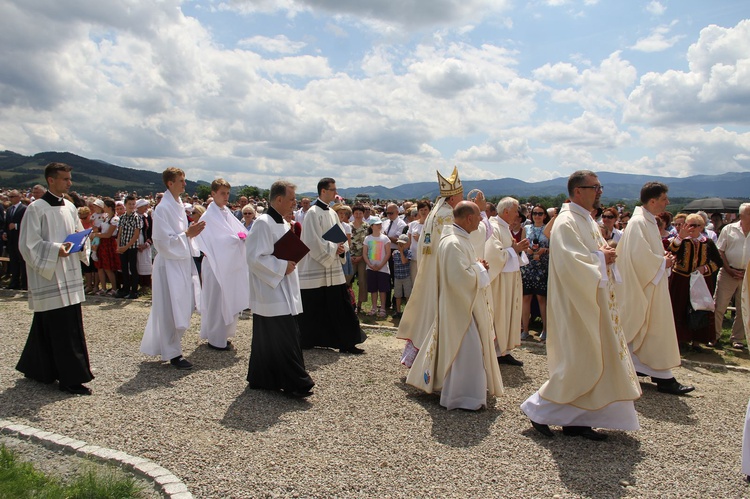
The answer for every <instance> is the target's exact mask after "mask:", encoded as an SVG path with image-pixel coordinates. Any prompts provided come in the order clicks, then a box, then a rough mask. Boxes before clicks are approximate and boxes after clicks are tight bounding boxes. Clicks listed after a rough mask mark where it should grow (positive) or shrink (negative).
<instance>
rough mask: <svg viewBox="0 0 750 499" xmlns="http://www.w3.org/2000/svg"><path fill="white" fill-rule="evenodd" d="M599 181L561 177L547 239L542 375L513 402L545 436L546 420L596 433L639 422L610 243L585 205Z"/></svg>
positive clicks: (585, 174) (595, 202) (599, 436)
mask: <svg viewBox="0 0 750 499" xmlns="http://www.w3.org/2000/svg"><path fill="white" fill-rule="evenodd" d="M602 190H603V187H602V185H601V184H600V183H599V178H598V177H597V176H596V174H595V173H594V172H591V171H588V170H582V171H577V172H575V173H573V174H572V175H571V176H570V177H569V178H568V194H569V196H570V199H571V202H570V203H567V204H565V205H564V206H563V208H562V210H560V214H559V215H558V216H557V219H556V220H555V225H554V227H553V228H552V234H551V238H550V266H549V284H548V286H549V294H548V295H547V296H548V301H547V320H548V322H549V324H548V326H547V364H548V367H549V376H550V377H549V380H548V381H547V382H546V383H544V384H543V385H542V387H541V388H540V389H539V391H537V392H536V393H534V394H533V395H532V396H531V397H529V398H528V399H527V400H526V401H525V402H524V403H523V404H522V405H521V409H522V410H523V412H524V413H525V414H526V415H527V416H528V417H529V419H530V420H531V422H532V425H533V426H534V428H535V429H536V430H537V431H539V432H540V433H542V434H543V435H545V436H547V437H552V436H553V433H552V431H551V430H550V428H549V425H560V426H562V427H563V434H564V435H567V436H582V437H584V438H588V439H591V440H604V439H605V438H606V435H605V434H603V433H599V432H597V431H595V430H594V429H593V427H597V428H610V429H619V430H637V429H639V428H640V425H639V423H638V416H637V414H636V412H635V406H634V404H633V401H634V400H636V399H637V398H638V397H640V395H641V388H640V385H639V384H638V379H637V378H636V375H635V369H634V368H633V362H632V361H631V360H630V353H629V351H628V345H627V342H626V340H625V335H624V334H623V332H622V327H621V326H620V315H619V312H618V309H617V303H616V299H615V288H614V282H613V281H614V280H615V278H616V277H615V272H614V270H613V268H612V267H613V266H612V264H613V263H614V261H615V258H616V256H615V250H614V249H612V248H610V247H609V246H608V245H607V243H606V241H604V239H603V238H602V235H601V232H600V231H599V227H598V226H597V224H596V222H595V221H594V220H593V219H592V218H591V215H590V212H591V210H592V209H594V208H595V207H597V206H599V198H600V197H601V194H602Z"/></svg>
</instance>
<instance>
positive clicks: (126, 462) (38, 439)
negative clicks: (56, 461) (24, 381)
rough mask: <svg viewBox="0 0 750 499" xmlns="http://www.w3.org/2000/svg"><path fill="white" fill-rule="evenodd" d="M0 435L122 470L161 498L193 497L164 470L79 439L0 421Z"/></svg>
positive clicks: (147, 462) (175, 477)
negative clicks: (140, 479) (150, 485)
mask: <svg viewBox="0 0 750 499" xmlns="http://www.w3.org/2000/svg"><path fill="white" fill-rule="evenodd" d="M0 433H2V434H5V435H9V436H11V437H17V438H20V439H23V440H29V441H31V442H34V443H37V444H40V445H43V446H44V447H47V448H48V449H51V450H54V451H62V452H65V453H68V454H75V455H77V456H80V457H86V458H91V459H94V460H96V461H100V462H103V463H106V464H112V465H115V466H119V467H121V468H124V469H126V470H127V471H130V472H132V473H134V474H136V475H139V476H141V477H143V478H145V479H146V480H147V481H150V482H153V485H154V488H155V489H156V490H157V491H159V492H161V494H163V495H164V497H168V498H170V499H193V494H191V493H190V491H189V490H188V488H187V485H185V484H184V483H183V482H182V480H180V479H179V478H178V477H177V476H176V475H175V474H174V473H172V472H171V471H169V470H168V469H166V468H164V467H162V466H159V465H158V464H156V463H155V462H153V461H151V460H149V459H146V458H143V457H137V456H131V455H130V454H126V453H125V452H121V451H118V450H114V449H108V448H106V447H100V446H98V445H90V444H88V443H86V442H84V441H82V440H75V439H73V438H69V437H66V436H64V435H60V434H57V433H53V432H51V431H44V430H40V429H38V428H33V427H31V426H28V425H25V424H20V423H14V422H12V421H8V420H5V419H0Z"/></svg>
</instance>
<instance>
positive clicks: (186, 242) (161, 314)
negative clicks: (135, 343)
mask: <svg viewBox="0 0 750 499" xmlns="http://www.w3.org/2000/svg"><path fill="white" fill-rule="evenodd" d="M153 224H154V225H153V233H152V236H151V239H152V240H153V241H154V247H155V248H156V251H157V252H158V253H157V255H156V258H154V269H153V274H152V276H151V281H152V282H151V289H152V302H151V303H152V304H151V313H150V314H149V316H148V322H147V323H146V331H145V332H144V333H143V340H142V341H141V352H142V353H144V354H146V355H161V357H162V359H163V360H170V359H173V358H175V357H179V356H180V355H182V344H181V343H182V335H183V334H184V333H185V331H186V330H187V328H188V327H190V318H191V316H192V314H193V310H194V309H196V308H197V307H198V306H199V305H200V280H199V279H198V270H197V269H196V268H195V263H194V262H193V257H194V256H198V255H199V254H200V253H199V252H198V248H197V247H196V246H195V243H194V241H193V239H192V238H189V237H188V236H187V235H186V234H185V231H186V230H187V228H188V219H187V216H186V215H185V209H184V208H183V206H182V203H181V202H179V201H177V200H175V198H174V197H173V196H172V194H171V193H170V192H169V191H167V192H165V193H164V197H163V198H162V200H161V202H160V203H159V204H158V205H157V207H156V208H154V212H153Z"/></svg>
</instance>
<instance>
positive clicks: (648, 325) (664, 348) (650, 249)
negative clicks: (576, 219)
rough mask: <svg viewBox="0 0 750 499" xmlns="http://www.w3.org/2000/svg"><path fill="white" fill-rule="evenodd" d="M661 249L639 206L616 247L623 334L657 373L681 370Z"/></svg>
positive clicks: (648, 215) (649, 217)
mask: <svg viewBox="0 0 750 499" xmlns="http://www.w3.org/2000/svg"><path fill="white" fill-rule="evenodd" d="M665 267H666V265H665V260H664V246H663V245H662V242H661V236H660V235H659V228H658V227H657V226H656V218H655V217H654V215H652V214H651V213H649V212H648V211H647V210H644V209H643V207H641V206H638V207H636V208H635V210H634V212H633V217H632V218H631V219H630V222H629V223H628V230H626V231H625V232H624V233H623V235H622V238H621V239H620V242H619V243H618V244H617V269H618V270H619V271H620V275H621V276H622V283H620V284H618V285H617V286H616V289H617V302H618V305H619V308H620V317H621V318H622V330H623V333H624V334H625V339H626V340H627V342H628V343H629V344H630V346H631V348H632V350H633V353H634V354H635V355H636V356H637V357H638V360H639V361H640V362H641V363H643V364H644V365H646V366H648V367H650V368H651V369H655V370H665V369H671V368H673V367H676V366H679V365H680V350H679V347H678V346H677V333H676V332H675V327H674V317H673V315H672V302H671V301H670V297H669V280H668V276H667V273H666V270H665Z"/></svg>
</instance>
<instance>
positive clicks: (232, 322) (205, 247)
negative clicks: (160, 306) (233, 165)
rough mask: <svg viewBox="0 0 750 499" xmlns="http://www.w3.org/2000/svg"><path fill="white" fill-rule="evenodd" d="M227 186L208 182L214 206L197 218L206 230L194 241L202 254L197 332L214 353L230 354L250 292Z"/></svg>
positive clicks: (242, 231) (240, 234) (242, 233)
mask: <svg viewBox="0 0 750 499" xmlns="http://www.w3.org/2000/svg"><path fill="white" fill-rule="evenodd" d="M230 189H231V186H230V185H229V182H227V181H226V180H224V179H223V178H217V179H216V180H214V181H213V182H211V196H212V197H213V198H214V202H213V203H211V204H210V205H208V208H207V209H206V212H205V213H204V214H203V215H201V218H200V220H201V222H206V228H205V230H204V231H203V232H201V233H200V234H199V235H198V236H197V237H196V238H195V242H196V244H197V245H198V249H200V250H201V251H202V252H203V255H204V257H203V264H202V265H201V276H202V280H203V289H202V293H201V297H202V299H201V305H200V311H201V332H200V337H201V338H203V339H206V340H208V346H209V347H210V348H213V349H215V350H230V349H231V345H232V344H231V343H230V342H229V338H231V337H233V336H234V334H235V331H236V330H237V320H238V319H239V314H240V312H242V311H243V310H245V309H246V308H248V304H249V302H250V291H249V289H248V286H247V282H246V281H245V279H243V278H242V277H243V276H247V275H248V268H247V261H246V260H245V239H246V237H247V230H246V229H245V226H244V225H243V224H242V222H240V221H239V220H237V217H235V216H234V214H233V213H232V212H231V211H230V210H229V208H228V207H227V203H228V202H229V191H230Z"/></svg>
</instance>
